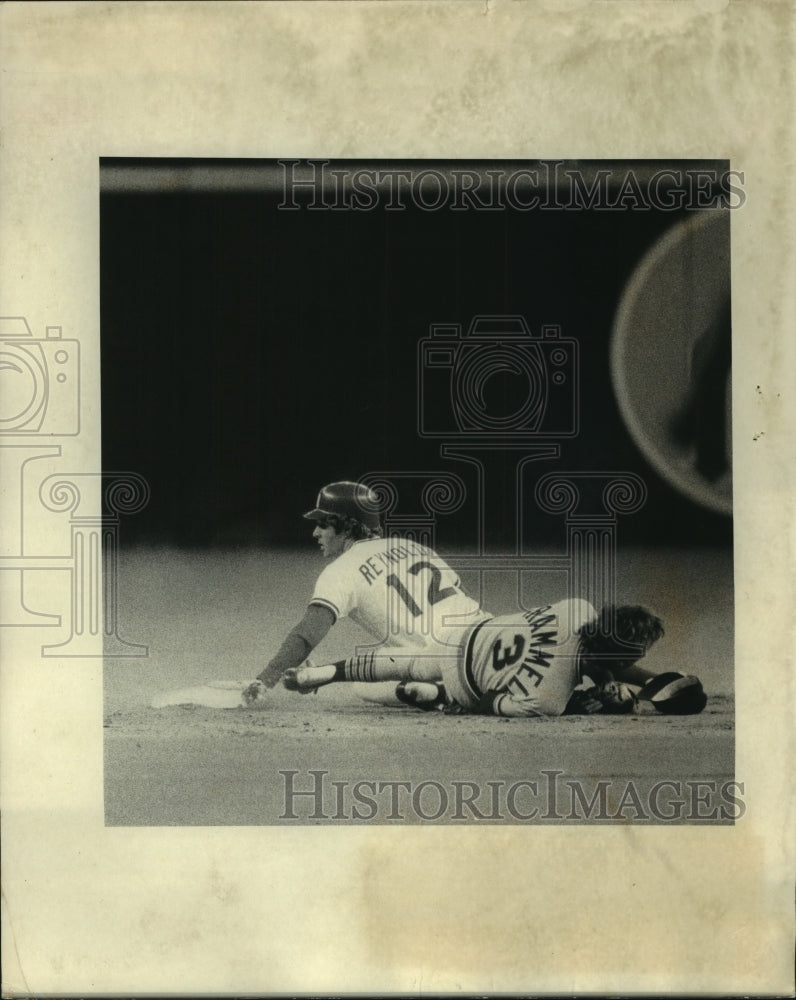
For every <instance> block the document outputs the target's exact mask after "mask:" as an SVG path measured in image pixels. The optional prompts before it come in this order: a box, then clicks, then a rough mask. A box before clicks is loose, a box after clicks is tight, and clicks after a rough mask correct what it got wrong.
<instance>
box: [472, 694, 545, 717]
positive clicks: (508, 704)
mask: <svg viewBox="0 0 796 1000" xmlns="http://www.w3.org/2000/svg"><path fill="white" fill-rule="evenodd" d="M478 711H479V712H480V713H481V714H482V715H502V716H504V717H506V718H514V719H517V718H527V717H539V716H542V715H544V714H545V713H544V712H543V711H542V709H541V703H540V701H539V699H538V698H537V697H535V696H534V695H516V694H510V693H509V692H508V691H487V692H486V694H484V695H483V696H482V697H481V700H480V701H479V703H478Z"/></svg>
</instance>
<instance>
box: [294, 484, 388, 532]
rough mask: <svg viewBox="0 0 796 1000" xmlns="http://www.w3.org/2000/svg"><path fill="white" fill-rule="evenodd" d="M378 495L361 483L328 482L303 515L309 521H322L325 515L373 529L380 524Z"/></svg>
mask: <svg viewBox="0 0 796 1000" xmlns="http://www.w3.org/2000/svg"><path fill="white" fill-rule="evenodd" d="M378 504H379V501H378V497H377V496H376V494H375V493H374V492H373V490H371V489H370V488H369V487H367V486H363V485H362V484H361V483H349V482H342V483H330V484H329V485H328V486H324V487H323V489H322V490H321V492H320V493H319V494H318V499H317V500H316V501H315V507H314V508H313V509H312V510H308V511H307V513H306V514H305V515H304V517H306V518H307V520H309V521H323V520H325V519H326V518H327V517H339V518H343V519H344V520H349V519H350V520H353V521H359V523H360V524H364V525H365V527H367V528H371V529H373V530H375V529H377V528H379V527H380V526H381V522H380V520H379V509H378Z"/></svg>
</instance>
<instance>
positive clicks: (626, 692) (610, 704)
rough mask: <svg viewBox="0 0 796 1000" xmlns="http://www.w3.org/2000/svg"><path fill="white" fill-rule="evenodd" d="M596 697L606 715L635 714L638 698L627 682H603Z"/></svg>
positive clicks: (637, 708)
mask: <svg viewBox="0 0 796 1000" xmlns="http://www.w3.org/2000/svg"><path fill="white" fill-rule="evenodd" d="M596 697H597V698H598V699H599V700H600V702H601V703H602V706H603V712H605V713H606V715H635V714H636V713H637V712H638V710H639V707H638V698H636V696H635V695H634V694H633V692H632V691H631V690H630V688H629V687H628V686H627V684H622V683H620V682H619V681H611V682H610V683H608V684H604V685H603V686H602V687H601V688H599V689H598V690H597V692H596Z"/></svg>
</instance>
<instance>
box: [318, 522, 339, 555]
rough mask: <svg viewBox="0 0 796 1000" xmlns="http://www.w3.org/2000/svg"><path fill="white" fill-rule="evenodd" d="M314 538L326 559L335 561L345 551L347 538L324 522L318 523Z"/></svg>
mask: <svg viewBox="0 0 796 1000" xmlns="http://www.w3.org/2000/svg"><path fill="white" fill-rule="evenodd" d="M312 537H313V538H314V539H316V541H317V542H318V545H320V547H321V552H322V553H323V556H324V559H335V558H337V556H339V555H340V553H341V552H342V551H343V548H344V546H345V539H346V536H345V535H343V534H338V532H337V531H336V530H335V529H334V528H333V527H332V526H331V525H330V524H326V523H325V522H324V521H318V522H317V524H316V525H315V530H314V531H313V533H312Z"/></svg>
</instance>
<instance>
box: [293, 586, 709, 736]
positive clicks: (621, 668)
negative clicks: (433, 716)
mask: <svg viewBox="0 0 796 1000" xmlns="http://www.w3.org/2000/svg"><path fill="white" fill-rule="evenodd" d="M662 635H663V625H662V623H661V621H660V619H659V618H657V617H656V616H655V615H653V614H652V613H651V612H650V611H648V610H647V609H646V608H643V607H640V606H626V607H620V608H616V609H613V608H610V607H608V608H605V609H603V611H602V612H601V614H600V616H597V615H596V614H595V612H594V608H593V607H592V606H591V605H590V604H589V603H588V602H587V601H582V600H569V601H561V602H559V603H558V604H554V605H548V606H547V607H544V608H537V609H536V610H534V611H528V612H523V613H519V614H515V615H505V616H500V617H497V618H487V619H485V620H484V621H481V622H479V623H478V624H477V625H474V626H472V627H470V628H469V629H468V630H467V631H466V633H465V634H464V636H463V637H462V642H461V644H460V647H459V649H458V650H457V651H456V653H455V654H454V655H447V656H444V657H439V658H436V659H435V658H433V657H431V656H429V655H428V654H427V653H424V652H423V651H421V652H419V653H407V652H406V651H405V650H398V649H384V648H383V649H377V650H374V651H372V652H368V653H366V654H363V655H360V656H354V657H351V658H350V659H348V660H341V661H339V662H338V663H334V664H325V665H322V666H313V665H311V664H305V665H304V666H302V667H299V668H297V669H292V670H289V671H287V673H286V674H285V677H284V678H283V683H284V685H285V687H287V688H288V689H289V690H293V691H299V692H301V693H307V692H309V691H313V690H317V689H318V687H320V686H322V685H324V684H328V683H333V682H335V681H346V680H347V681H351V680H369V681H374V682H377V681H385V680H399V681H400V683H399V684H398V685H397V686H396V688H395V697H396V700H397V701H398V702H403V703H405V704H407V705H413V706H414V707H416V708H421V709H425V710H429V709H444V710H445V711H449V712H464V713H468V712H473V713H479V714H494V715H502V716H515V717H516V716H542V715H563V714H574V713H578V714H591V713H596V712H603V713H608V714H626V713H629V712H636V711H638V699H637V696H636V694H635V693H634V691H633V690H632V689H631V685H632V686H633V687H637V688H638V687H640V688H641V697H644V698H648V699H649V700H651V701H652V703H653V704H654V705H655V707H656V708H658V709H659V710H661V711H664V712H670V713H676V714H693V713H695V712H699V711H701V710H702V708H704V705H705V702H706V697H705V695H704V692H703V691H702V686H701V684H700V683H699V681H698V680H697V679H696V678H694V677H691V678H687V677H684V676H683V675H682V674H674V673H667V674H660V675H655V674H653V673H652V672H651V671H648V670H646V669H645V668H643V667H641V666H640V665H639V664H638V663H637V662H636V661H637V660H638V659H639V658H640V657H641V656H643V655H644V653H645V652H646V651H647V650H648V649H649V648H650V647H651V646H652V645H653V644H654V643H655V642H657V640H658V639H659V638H660V637H661V636H662ZM434 673H436V674H437V676H436V677H434V676H433V675H434ZM584 681H587V683H588V682H590V683H591V686H589V687H583V686H582V685H583V683H584Z"/></svg>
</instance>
